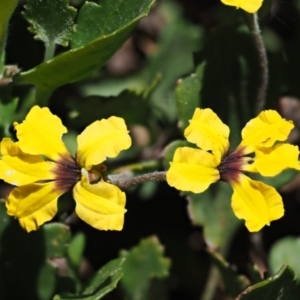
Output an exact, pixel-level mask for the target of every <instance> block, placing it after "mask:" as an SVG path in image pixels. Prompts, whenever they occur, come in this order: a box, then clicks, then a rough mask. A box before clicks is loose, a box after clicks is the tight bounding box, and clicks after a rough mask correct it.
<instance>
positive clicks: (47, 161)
mask: <svg viewBox="0 0 300 300" xmlns="http://www.w3.org/2000/svg"><path fill="white" fill-rule="evenodd" d="M14 126H15V129H16V131H17V137H18V141H17V142H15V143H14V142H13V141H11V139H9V138H4V139H3V140H2V142H1V145H0V147H1V154H2V160H1V161H0V178H2V179H3V180H5V181H6V182H8V183H10V184H13V185H15V186H16V187H15V188H14V189H13V190H12V192H11V193H10V195H9V196H8V199H7V201H6V207H7V213H8V214H9V215H11V216H14V217H16V218H18V219H19V222H20V224H21V226H22V227H23V228H25V229H26V230H27V231H28V232H29V231H31V230H36V229H38V227H39V226H40V225H42V224H43V223H45V222H47V221H49V220H51V219H52V218H53V217H54V215H55V214H56V212H57V200H58V198H59V196H60V195H62V194H63V193H65V192H67V191H68V190H70V189H72V188H73V196H74V199H75V201H76V213H77V215H78V216H79V217H80V218H81V219H82V220H83V221H85V222H86V223H88V224H90V225H91V226H93V227H95V228H97V229H100V230H121V229H122V227H123V223H124V213H125V212H126V210H125V208H124V207H125V201H126V198H125V194H124V193H123V192H122V191H121V190H120V189H119V188H118V187H117V186H115V185H112V184H110V183H109V182H105V181H104V179H103V177H102V174H103V169H105V166H104V165H103V164H102V163H103V161H104V160H105V159H106V157H116V156H117V155H118V154H119V152H120V151H121V150H124V149H127V148H129V147H130V145H131V139H130V136H129V135H128V131H127V128H126V125H125V122H124V120H123V119H121V118H118V117H110V118H108V119H102V120H101V121H96V122H94V123H92V124H91V125H89V126H88V127H87V128H86V129H85V130H84V131H83V132H82V133H81V134H80V135H79V136H78V137H77V144H78V149H77V152H76V155H75V158H73V157H72V156H71V154H70V153H69V152H68V150H67V148H66V147H65V145H64V143H63V142H62V140H61V137H62V135H63V134H64V133H66V132H67V129H66V127H64V126H63V124H62V123H61V120H60V119H59V118H58V117H57V116H55V115H52V113H51V112H50V111H49V109H48V108H46V107H45V108H40V107H38V106H34V107H33V108H32V109H31V110H30V112H29V113H28V115H27V116H26V119H25V121H24V122H23V123H21V124H18V123H15V124H14Z"/></svg>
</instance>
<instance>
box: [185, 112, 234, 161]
mask: <svg viewBox="0 0 300 300" xmlns="http://www.w3.org/2000/svg"><path fill="white" fill-rule="evenodd" d="M184 136H185V137H186V139H187V140H188V141H189V142H191V143H195V144H196V145H197V146H198V147H199V148H201V149H202V150H205V151H210V150H211V151H213V152H219V153H220V156H222V155H223V154H224V153H225V152H227V150H228V148H229V141H228V136H229V128H228V126H227V125H225V124H223V123H222V121H221V120H220V119H219V117H218V116H217V115H216V114H215V113H214V112H213V111H212V110H211V109H209V108H206V109H200V108H196V110H195V113H194V115H193V118H192V119H191V120H190V125H189V126H188V127H187V128H186V129H185V131H184Z"/></svg>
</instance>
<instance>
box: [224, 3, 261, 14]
mask: <svg viewBox="0 0 300 300" xmlns="http://www.w3.org/2000/svg"><path fill="white" fill-rule="evenodd" d="M221 1H222V2H223V3H224V4H226V5H230V6H235V7H236V8H241V9H243V10H245V11H247V12H248V13H255V12H257V11H258V10H259V9H260V7H261V6H262V2H263V0H221Z"/></svg>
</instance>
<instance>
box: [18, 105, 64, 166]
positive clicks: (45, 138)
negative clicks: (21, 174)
mask: <svg viewBox="0 0 300 300" xmlns="http://www.w3.org/2000/svg"><path fill="white" fill-rule="evenodd" d="M15 129H16V130H17V137H18V139H19V147H20V148H21V150H22V151H23V152H25V153H28V154H32V155H41V154H42V155H45V156H46V157H48V158H50V159H52V160H54V161H56V160H58V159H59V157H60V155H59V154H61V155H64V156H68V155H69V154H68V150H67V149H66V147H65V145H64V143H63V142H62V140H61V136H62V134H64V133H66V132H67V129H66V127H65V126H63V125H62V123H61V120H60V119H59V118H58V117H57V116H55V115H53V114H52V113H51V112H50V110H49V109H48V108H47V107H43V108H40V107H39V106H34V107H33V108H32V109H31V110H30V112H29V113H28V115H27V116H26V119H25V120H24V121H23V123H21V124H17V123H15Z"/></svg>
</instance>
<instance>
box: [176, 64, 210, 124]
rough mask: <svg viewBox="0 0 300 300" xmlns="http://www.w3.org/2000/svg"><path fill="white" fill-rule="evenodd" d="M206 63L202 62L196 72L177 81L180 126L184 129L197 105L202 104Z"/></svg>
mask: <svg viewBox="0 0 300 300" xmlns="http://www.w3.org/2000/svg"><path fill="white" fill-rule="evenodd" d="M204 67H205V63H202V64H200V65H199V66H198V67H197V69H196V72H195V73H194V74H192V75H190V76H189V77H186V78H184V79H182V80H179V81H178V82H177V86H176V89H175V99H176V104H177V110H178V119H179V123H178V126H179V128H180V129H181V130H184V129H185V128H186V127H187V126H188V125H189V120H190V119H191V118H192V116H193V114H194V111H195V109H196V107H200V106H201V102H200V90H201V85H202V79H203V73H204Z"/></svg>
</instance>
